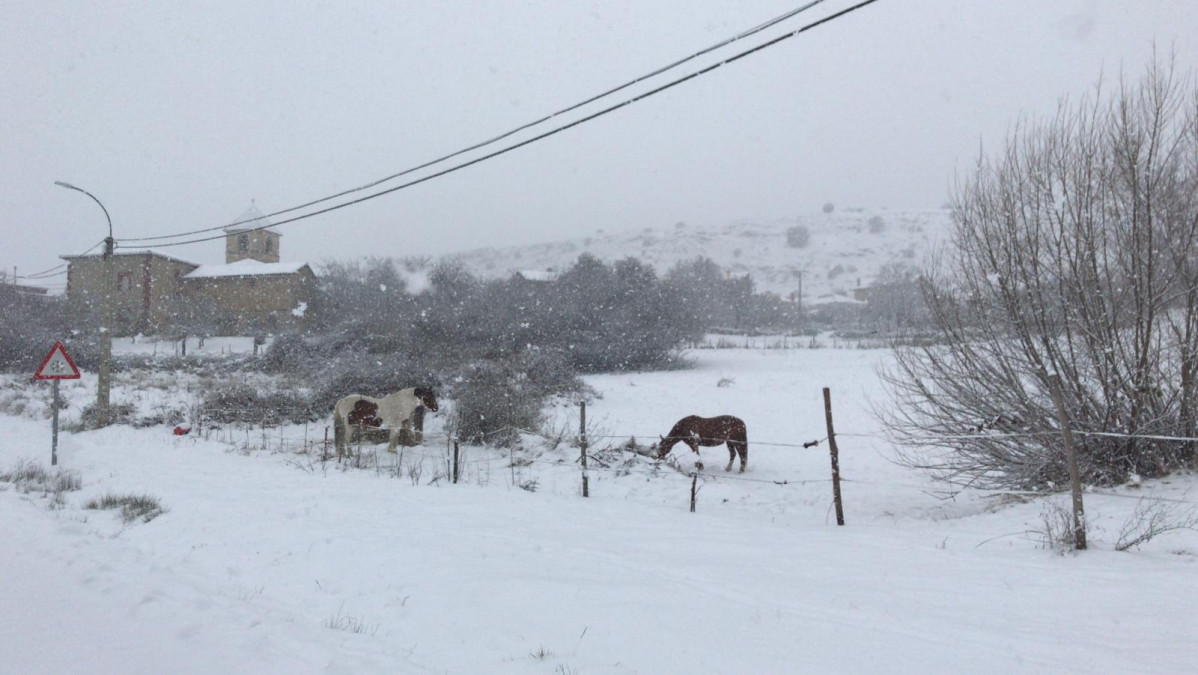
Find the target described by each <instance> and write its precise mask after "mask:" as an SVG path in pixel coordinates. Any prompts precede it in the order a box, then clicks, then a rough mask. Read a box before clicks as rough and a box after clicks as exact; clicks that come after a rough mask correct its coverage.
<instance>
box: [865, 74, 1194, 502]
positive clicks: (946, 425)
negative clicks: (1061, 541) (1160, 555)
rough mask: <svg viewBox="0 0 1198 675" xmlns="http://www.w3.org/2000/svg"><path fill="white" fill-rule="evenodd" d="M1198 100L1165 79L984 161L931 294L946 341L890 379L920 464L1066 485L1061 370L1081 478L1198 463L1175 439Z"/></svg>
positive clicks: (925, 286)
mask: <svg viewBox="0 0 1198 675" xmlns="http://www.w3.org/2000/svg"><path fill="white" fill-rule="evenodd" d="M1195 93H1196V92H1195V91H1194V85H1193V80H1192V78H1190V77H1189V76H1184V77H1181V76H1176V75H1174V73H1173V72H1172V70H1171V69H1170V68H1168V67H1163V66H1160V65H1154V66H1151V67H1150V68H1149V69H1148V72H1147V73H1146V74H1145V76H1144V77H1143V78H1142V79H1141V80H1140V82H1139V83H1138V84H1133V83H1120V86H1119V88H1118V90H1117V91H1116V92H1115V94H1114V96H1112V97H1109V98H1106V99H1103V98H1101V97H1100V96H1097V95H1096V97H1095V98H1093V99H1084V100H1082V101H1081V102H1080V103H1078V104H1070V103H1062V104H1061V106H1060V110H1059V112H1058V114H1057V115H1056V116H1055V117H1054V118H1052V119H1049V120H1045V121H1021V122H1020V123H1019V124H1017V125H1016V126H1015V127H1014V130H1013V131H1012V133H1011V135H1010V137H1009V138H1008V139H1007V141H1006V143H1005V145H1004V146H1003V147H1002V148H1001V149H1000V151H999V153H998V154H997V155H995V156H993V157H983V158H981V159H979V160H978V164H977V167H976V169H975V170H974V172H973V174H972V175H971V176H970V177H968V178H967V179H966V180H964V181H963V183H962V185H960V186H959V187H958V188H957V189H956V191H955V195H954V205H953V220H954V243H955V245H956V252H955V254H954V256H952V257H950V258H947V259H946V260H944V261H943V262H944V265H943V266H941V267H939V268H935V269H933V270H931V271H930V272H929V274H927V275H925V276H924V278H923V279H922V280H921V282H920V283H921V288H922V291H923V296H924V300H925V304H926V306H927V311H928V312H929V313H930V317H931V318H930V324H931V325H932V326H933V327H934V328H935V330H936V332H937V333H938V334H939V335H940V336H941V341H940V343H939V344H937V345H934V346H925V347H909V348H900V349H897V350H896V352H895V361H894V366H893V367H891V368H888V369H886V370H884V371H883V373H882V377H883V380H884V382H885V384H886V386H887V388H888V389H889V391H890V393H891V395H892V398H893V400H894V401H895V403H896V405H895V407H894V409H892V410H890V411H887V412H886V413H885V414H884V415H883V419H884V421H885V423H886V426H887V429H888V430H889V431H890V434H891V436H892V439H893V440H895V441H897V442H898V443H900V444H902V445H904V446H905V447H906V448H907V450H908V453H907V454H906V457H905V459H906V461H907V463H908V464H909V465H912V466H919V467H923V468H927V469H929V470H930V471H931V472H932V473H933V475H934V476H936V477H937V478H940V479H943V480H946V481H949V482H952V483H955V484H959V485H972V486H975V487H984V488H1017V489H1048V490H1052V489H1059V487H1060V486H1062V485H1064V484H1065V483H1066V481H1067V480H1068V478H1067V470H1066V463H1065V459H1064V450H1063V447H1062V444H1061V442H1060V433H1059V431H1060V430H1059V426H1060V425H1059V423H1058V419H1057V414H1056V410H1055V406H1054V404H1053V400H1052V391H1051V385H1050V376H1051V375H1054V374H1056V375H1059V377H1060V380H1061V382H1062V389H1063V391H1062V395H1063V398H1064V403H1065V408H1066V412H1067V417H1068V419H1069V420H1070V424H1071V425H1072V427H1073V428H1074V430H1075V432H1077V434H1076V435H1077V442H1078V446H1079V447H1078V451H1077V456H1078V458H1079V465H1080V467H1079V468H1080V470H1081V474H1082V480H1083V482H1086V483H1090V484H1104V485H1110V484H1118V483H1122V482H1124V481H1126V480H1127V478H1128V477H1129V476H1130V475H1131V474H1138V475H1141V476H1146V477H1156V476H1161V475H1164V474H1166V473H1168V472H1169V471H1171V470H1174V469H1176V468H1178V467H1184V466H1187V465H1191V464H1192V463H1193V462H1194V460H1195V451H1196V450H1198V443H1194V442H1192V441H1185V440H1180V441H1179V440H1169V439H1168V438H1164V437H1175V438H1194V437H1195V436H1196V432H1198V163H1195V162H1193V161H1192V158H1193V157H1195V156H1198V132H1196V125H1198V96H1196V95H1195ZM1066 204H1067V205H1068V207H1064V206H1062V205H1066ZM1102 434H1108V435H1102ZM945 447H947V448H949V449H950V452H947V453H945V452H941V450H940V449H941V448H945Z"/></svg>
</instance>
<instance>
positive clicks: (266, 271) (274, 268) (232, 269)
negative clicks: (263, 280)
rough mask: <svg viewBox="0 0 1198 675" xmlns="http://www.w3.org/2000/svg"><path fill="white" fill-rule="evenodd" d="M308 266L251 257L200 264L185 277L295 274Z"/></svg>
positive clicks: (211, 277) (212, 277) (213, 277)
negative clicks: (219, 262) (268, 261)
mask: <svg viewBox="0 0 1198 675" xmlns="http://www.w3.org/2000/svg"><path fill="white" fill-rule="evenodd" d="M307 266H308V263H305V262H286V263H264V262H259V261H257V260H253V259H251V258H246V259H245V260H238V261H237V262H235V263H229V264H228V265H200V266H199V267H198V268H196V269H194V270H192V271H191V272H189V273H188V274H185V275H183V278H184V279H215V278H219V277H260V276H267V275H273V274H295V273H296V272H298V271H300V270H301V269H303V268H305V267H307Z"/></svg>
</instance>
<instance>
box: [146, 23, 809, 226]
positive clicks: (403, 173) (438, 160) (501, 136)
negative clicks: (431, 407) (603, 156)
mask: <svg viewBox="0 0 1198 675" xmlns="http://www.w3.org/2000/svg"><path fill="white" fill-rule="evenodd" d="M821 2H824V0H812V2H809V3H807V4H806V5H803V6H802V7H798V8H796V9H792V10H790V11H788V12H786V13H785V14H782V15H780V16H777V17H774V18H773V19H770V20H769V21H766V22H765V23H762V24H759V25H757V26H755V27H753V28H750V29H748V30H745V31H742V32H740V33H738V34H736V35H734V36H732V37H730V38H727V39H725V40H721V41H720V42H717V43H716V44H713V45H711V46H710V47H706V48H704V49H701V50H699V51H697V52H695V53H694V54H691V55H689V56H686V57H683V58H681V59H679V60H677V61H674V62H673V63H670V64H668V65H665V66H662V67H661V68H658V69H656V70H654V71H652V72H649V73H646V74H644V75H641V76H639V77H636V78H634V79H632V80H629V81H628V82H625V83H624V84H621V85H619V86H617V87H614V88H612V89H608V90H607V91H604V92H602V93H600V94H596V95H595V96H591V97H590V98H587V99H585V100H583V101H580V102H578V103H575V104H574V105H571V106H569V107H566V108H562V109H561V110H558V111H556V112H552V113H550V114H548V115H545V116H543V117H540V118H538V119H536V120H533V121H531V122H527V123H525V124H522V125H520V126H518V127H516V128H514V129H512V130H510V131H505V132H503V133H501V134H499V135H498V136H495V137H493V138H489V139H487V140H485V141H481V142H479V143H475V144H474V145H471V146H468V147H465V148H462V149H461V150H457V151H455V152H451V153H450V154H448V155H444V156H442V157H438V158H436V159H433V160H430V161H428V162H425V163H423V164H420V165H417V166H414V167H411V168H409V169H404V170H403V171H400V172H398V173H394V174H391V175H390V176H387V177H385V178H380V179H378V180H375V181H372V182H370V183H367V184H365V185H361V186H358V187H356V188H350V189H348V190H344V191H342V192H338V193H336V194H333V195H329V196H327V197H321V198H320V199H315V200H312V201H310V202H306V203H304V204H299V205H297V206H292V207H289V208H286V209H282V210H279V211H275V212H273V213H268V214H266V215H265V216H262V218H273V217H275V216H280V215H283V214H285V213H291V212H292V211H298V210H300V209H304V208H307V207H309V206H315V205H317V204H322V203H324V202H327V201H330V200H332V199H336V198H338V197H344V196H345V195H348V194H353V193H355V192H361V191H363V190H368V189H370V188H373V187H378V186H379V185H381V184H383V183H386V182H388V181H391V180H394V179H396V178H399V177H401V176H406V175H408V174H410V173H414V172H416V171H419V170H421V169H426V168H428V167H430V166H433V165H435V164H440V163H442V162H445V161H447V160H450V159H453V158H454V157H457V156H459V155H463V154H465V153H467V152H470V151H472V150H477V149H479V148H483V147H486V146H488V145H492V144H494V143H497V142H499V141H501V140H503V139H505V138H508V137H510V136H513V135H515V134H517V133H519V132H521V131H524V130H525V129H529V128H531V127H534V126H537V125H539V124H543V123H544V122H548V121H549V120H551V119H553V118H555V117H559V116H561V115H564V114H566V113H568V112H572V111H574V110H577V109H578V108H581V107H583V106H585V105H587V104H590V103H594V102H595V101H598V100H599V99H602V98H605V97H607V96H610V95H612V94H615V93H617V92H619V91H623V90H624V89H627V88H628V87H631V86H633V85H635V84H639V83H641V82H644V81H645V80H647V79H649V78H652V77H656V76H657V75H660V74H662V73H664V72H666V71H669V70H672V69H674V68H677V67H678V66H680V65H682V64H684V63H687V62H689V61H693V60H694V59H697V58H699V57H700V56H704V55H706V54H709V53H711V52H713V51H715V50H717V49H720V48H722V47H726V46H728V45H730V44H732V43H733V42H736V41H738V40H742V39H744V38H746V37H750V36H752V35H755V34H757V33H760V32H761V31H763V30H766V29H767V28H770V27H772V26H775V25H777V24H779V23H782V22H783V21H786V20H787V19H790V18H792V17H794V16H796V15H798V14H801V13H803V12H805V11H807V10H808V9H811V8H812V7H814V6H816V5H818V4H820V3H821ZM255 220H259V218H251V219H249V220H240V221H237V222H234V223H230V224H229V225H221V226H217V227H207V228H202V229H199V230H191V231H190V232H179V233H176V234H166V235H160V236H155V237H136V238H131V239H125V240H124V241H160V240H162V239H174V238H176V237H186V236H190V235H193V234H202V233H204V232H213V231H216V230H222V229H224V228H226V227H236V226H238V225H245V224H247V223H252V222H254V221H255Z"/></svg>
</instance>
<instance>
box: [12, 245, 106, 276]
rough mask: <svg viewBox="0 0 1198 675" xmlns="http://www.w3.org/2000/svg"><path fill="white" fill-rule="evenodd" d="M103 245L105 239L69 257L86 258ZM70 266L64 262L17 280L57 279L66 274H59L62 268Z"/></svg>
mask: <svg viewBox="0 0 1198 675" xmlns="http://www.w3.org/2000/svg"><path fill="white" fill-rule="evenodd" d="M103 243H104V240H103V239H101V240H100V241H98V242H96V244H95V245H93V246H92V247H91V248H89V249H87V250H86V251H84V252H83V253H79V254H76V255H73V256H69V257H71V258H78V257H81V256H85V255H87V254H88V253H91V252H92V251H94V250H96V249H97V248H99V247H100V245H101V244H103ZM69 264H70V263H65V262H64V263H60V264H58V265H55V266H54V267H50V268H48V269H44V270H42V271H40V272H30V273H29V274H21V275H18V276H17V277H16V278H17V279H30V280H31V279H45V278H49V277H56V276H59V275H61V274H65V272H59V271H58V270H61V269H62V268H64V267H66V266H67V265H69ZM51 272H55V274H51Z"/></svg>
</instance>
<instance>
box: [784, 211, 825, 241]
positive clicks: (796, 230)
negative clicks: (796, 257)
mask: <svg viewBox="0 0 1198 675" xmlns="http://www.w3.org/2000/svg"><path fill="white" fill-rule="evenodd" d="M825 213H827V212H826V211H825ZM810 242H811V230H808V229H807V226H806V225H795V226H794V227H788V228H786V245H787V246H789V247H791V248H805V247H806V246H807V244H808V243H810Z"/></svg>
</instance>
